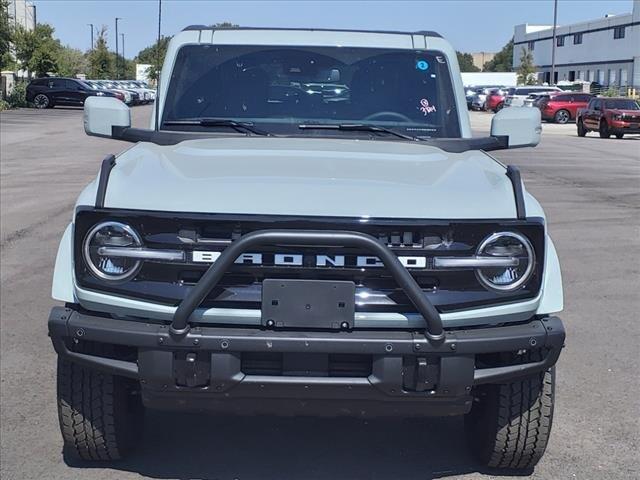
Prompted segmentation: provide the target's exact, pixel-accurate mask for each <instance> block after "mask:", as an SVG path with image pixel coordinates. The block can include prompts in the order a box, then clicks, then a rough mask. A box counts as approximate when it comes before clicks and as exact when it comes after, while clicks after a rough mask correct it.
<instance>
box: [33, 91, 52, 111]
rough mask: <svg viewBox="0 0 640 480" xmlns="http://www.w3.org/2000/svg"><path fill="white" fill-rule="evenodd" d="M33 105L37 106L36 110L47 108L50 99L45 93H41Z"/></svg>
mask: <svg viewBox="0 0 640 480" xmlns="http://www.w3.org/2000/svg"><path fill="white" fill-rule="evenodd" d="M33 104H34V105H35V106H36V108H47V107H48V106H49V97H47V96H46V95H45V94H43V93H40V94H38V95H36V97H35V98H34V99H33Z"/></svg>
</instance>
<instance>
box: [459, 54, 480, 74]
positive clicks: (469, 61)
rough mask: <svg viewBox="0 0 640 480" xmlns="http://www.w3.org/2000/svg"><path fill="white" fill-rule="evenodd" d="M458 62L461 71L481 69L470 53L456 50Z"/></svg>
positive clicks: (477, 70)
mask: <svg viewBox="0 0 640 480" xmlns="http://www.w3.org/2000/svg"><path fill="white" fill-rule="evenodd" d="M456 55H457V57H458V64H459V65H460V71H461V72H479V71H480V69H479V68H478V67H476V66H475V65H474V64H473V56H472V55H471V54H470V53H462V52H458V51H457V50H456Z"/></svg>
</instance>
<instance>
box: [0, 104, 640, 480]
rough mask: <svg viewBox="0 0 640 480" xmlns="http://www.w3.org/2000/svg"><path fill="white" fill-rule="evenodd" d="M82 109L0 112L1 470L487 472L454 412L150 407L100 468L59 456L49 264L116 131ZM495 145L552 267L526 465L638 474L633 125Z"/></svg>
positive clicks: (4, 473) (477, 124)
mask: <svg viewBox="0 0 640 480" xmlns="http://www.w3.org/2000/svg"><path fill="white" fill-rule="evenodd" d="M81 113H82V112H81V110H78V109H63V108H56V109H53V110H46V111H36V110H19V111H12V112H7V113H2V114H0V136H1V139H0V142H1V143H0V145H1V152H0V157H1V164H0V167H1V171H0V202H1V203H0V204H1V206H2V229H1V240H0V245H1V247H2V251H1V253H0V259H1V262H2V269H1V270H0V278H1V282H2V285H1V298H2V310H1V330H0V331H1V343H0V355H1V362H0V364H1V373H2V384H1V389H0V397H1V415H2V418H1V422H0V428H1V447H2V462H1V467H0V468H1V470H0V476H1V477H2V478H3V479H4V478H7V479H13V478H16V479H17V478H48V479H49V478H51V479H54V478H55V479H57V478H60V479H63V478H65V479H66V478H96V479H98V478H100V479H103V478H106V479H108V478H113V479H121V478H138V477H139V476H140V475H142V476H148V477H152V478H191V477H194V478H220V479H231V478H239V479H243V480H244V479H268V478H274V479H275V478H278V479H282V478H304V479H324V478H326V479H353V478H368V479H370V478H376V479H392V478H404V479H424V478H487V477H488V476H489V474H490V472H481V471H479V470H478V467H477V466H476V465H475V464H474V462H473V461H472V460H471V459H470V458H469V456H468V454H467V453H466V450H465V449H464V445H463V443H462V436H461V435H460V433H461V428H462V422H461V421H460V419H458V418H452V419H433V420H423V421H398V420H376V421H367V422H364V421H359V420H354V419H346V420H345V419H339V420H326V419H273V418H259V419H251V418H244V419H216V418H211V417H207V418H205V419H202V418H200V417H199V416H197V415H172V414H168V413H150V414H149V415H148V416H147V425H146V428H145V436H146V437H147V438H146V442H145V446H144V448H143V449H142V450H140V451H138V452H137V453H136V454H135V455H133V456H132V458H131V459H130V460H128V461H126V462H122V463H114V464H107V465H104V467H103V468H102V467H96V466H91V467H85V466H82V465H76V464H74V465H71V466H68V465H65V464H64V463H63V461H62V457H61V454H60V450H61V445H62V441H61V438H60V435H59V432H58V427H57V424H56V422H57V418H56V409H55V376H54V371H55V355H54V352H53V349H52V347H51V344H50V342H49V340H48V338H47V337H46V319H47V315H48V311H49V308H50V307H51V305H52V304H53V301H52V300H51V299H50V295H49V290H50V284H51V273H52V269H53V263H54V260H55V253H56V249H57V245H58V241H59V239H60V236H61V234H62V231H63V229H64V227H65V226H66V224H67V223H68V221H69V220H70V218H71V213H72V208H73V203H74V201H75V198H76V196H77V194H78V193H79V191H80V189H81V188H82V187H83V186H84V185H85V184H86V183H87V182H88V181H90V180H91V179H92V178H93V177H94V176H95V174H96V173H97V171H98V168H99V164H100V161H101V160H102V158H103V157H104V156H105V155H106V154H108V153H111V152H113V153H117V152H119V151H121V150H122V149H124V148H127V147H128V145H129V144H126V143H119V142H115V141H113V140H105V139H98V138H95V137H93V138H92V137H87V136H85V135H84V133H83V131H82V116H81ZM150 113H151V108H150V107H141V108H138V109H136V110H134V111H133V116H134V124H136V126H144V125H145V124H146V121H147V119H148V116H149V114H150ZM471 115H472V124H473V128H474V130H475V131H476V132H477V133H478V134H481V133H485V134H486V132H487V131H488V129H489V126H490V121H491V117H492V115H490V114H487V113H472V114H471ZM494 156H495V157H496V158H498V159H499V160H501V161H503V162H504V163H513V164H516V165H518V166H519V167H520V168H521V170H522V173H523V177H524V179H525V181H526V183H527V187H528V188H529V190H530V191H531V192H532V193H533V194H534V195H535V196H536V197H537V198H538V200H539V201H540V202H541V203H542V204H543V207H544V208H545V210H546V212H547V215H548V217H549V228H550V230H551V234H552V236H553V239H554V241H555V242H556V247H557V249H558V253H559V255H560V260H561V262H562V267H563V275H564V286H565V303H566V309H565V312H564V313H563V314H562V317H563V318H564V320H565V321H566V327H567V348H566V349H565V351H564V353H563V355H562V357H561V359H560V363H559V368H558V380H559V382H558V387H557V395H558V401H557V410H556V418H555V427H554V431H553V434H552V439H551V442H550V445H549V448H548V450H547V454H546V455H545V457H543V459H542V462H541V463H540V465H539V466H538V468H537V469H536V471H535V473H534V475H533V476H534V477H535V478H545V479H556V478H589V479H593V478H603V479H604V478H638V476H640V471H638V465H637V460H636V455H637V454H634V453H633V452H634V451H637V449H638V447H639V445H638V443H639V440H640V439H639V436H640V435H639V432H640V423H639V421H638V411H639V408H640V402H639V400H638V399H639V398H640V387H639V386H638V382H637V377H638V373H637V372H638V371H639V369H640V348H639V347H638V345H639V342H638V340H639V338H638V337H639V336H640V335H639V333H640V327H639V325H638V319H637V312H638V309H639V307H640V294H639V293H638V292H639V291H640V280H639V278H640V275H639V270H640V268H639V263H640V262H638V259H639V258H640V240H639V238H640V237H639V233H640V229H639V226H640V225H639V222H640V220H639V217H640V216H639V213H640V212H639V205H640V138H639V137H629V138H625V139H624V140H616V139H609V140H603V139H600V138H598V137H597V135H595V134H590V135H588V136H587V137H586V138H578V137H577V135H576V127H575V125H574V124H569V125H554V124H543V140H542V143H541V145H540V146H539V147H537V148H535V149H529V148H528V149H522V150H510V151H500V152H495V154H494ZM238 423H241V424H242V426H243V427H244V428H238ZM242 432H251V433H250V434H249V435H247V434H246V433H242ZM169 452H171V454H170V455H167V453H169ZM503 478H504V477H503Z"/></svg>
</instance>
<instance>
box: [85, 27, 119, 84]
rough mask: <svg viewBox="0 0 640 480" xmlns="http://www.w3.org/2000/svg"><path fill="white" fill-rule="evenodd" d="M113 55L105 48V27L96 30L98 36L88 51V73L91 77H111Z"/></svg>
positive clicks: (113, 62)
mask: <svg viewBox="0 0 640 480" xmlns="http://www.w3.org/2000/svg"><path fill="white" fill-rule="evenodd" d="M114 60H115V55H114V54H113V53H111V52H110V51H109V49H108V48H107V27H106V26H104V25H103V26H102V28H100V30H98V38H97V40H96V43H95V46H94V47H93V50H92V51H91V53H89V73H90V75H89V76H90V77H91V78H95V79H104V78H113V73H114V65H115V61H114Z"/></svg>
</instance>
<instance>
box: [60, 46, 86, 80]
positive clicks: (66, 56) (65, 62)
mask: <svg viewBox="0 0 640 480" xmlns="http://www.w3.org/2000/svg"><path fill="white" fill-rule="evenodd" d="M89 70H90V69H89V59H88V57H87V55H85V54H84V53H82V52H81V51H80V50H78V49H77V48H71V47H63V46H61V47H60V49H59V50H58V71H57V73H58V75H60V76H63V77H76V76H77V75H78V74H84V75H88V74H89Z"/></svg>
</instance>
